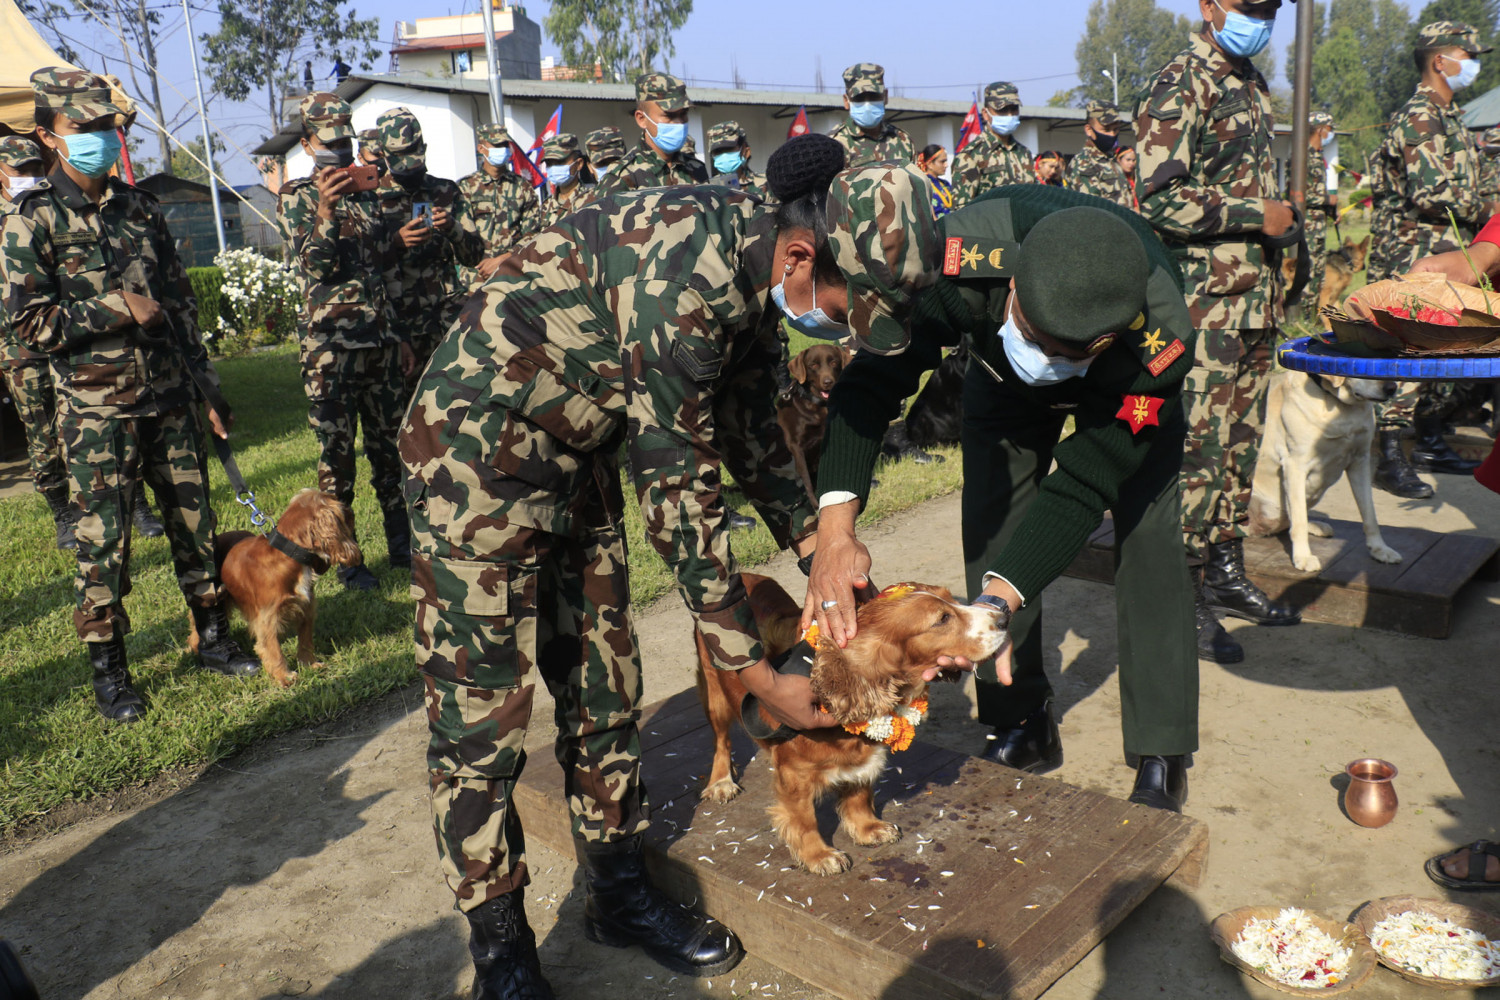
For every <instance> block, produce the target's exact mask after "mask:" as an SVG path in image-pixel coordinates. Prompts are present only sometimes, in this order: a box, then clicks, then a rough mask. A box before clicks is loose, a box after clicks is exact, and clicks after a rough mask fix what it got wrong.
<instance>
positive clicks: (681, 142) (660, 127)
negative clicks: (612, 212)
mask: <svg viewBox="0 0 1500 1000" xmlns="http://www.w3.org/2000/svg"><path fill="white" fill-rule="evenodd" d="M690 107H692V102H691V101H689V100H688V95H687V87H686V86H685V85H684V84H683V82H682V81H681V80H679V79H677V77H675V76H672V75H671V74H670V73H642V74H641V75H640V76H638V77H636V80H635V123H636V124H637V125H639V126H640V127H641V141H640V143H639V144H638V145H637V146H636V147H635V148H634V149H632V150H631V151H630V153H629V155H627V156H626V157H625V159H623V160H621V161H620V162H619V163H617V164H616V165H615V167H614V169H612V170H610V172H609V173H608V174H606V175H605V176H604V177H601V178H600V179H599V183H598V185H597V188H596V190H595V192H594V197H596V198H608V197H609V196H610V195H612V194H619V193H620V192H622V191H634V190H635V189H637V188H653V187H672V186H674V185H677V184H706V183H708V171H707V170H706V169H705V168H704V166H703V161H701V160H699V159H698V158H697V157H696V156H691V155H688V154H687V153H686V152H684V150H683V147H684V146H685V145H686V144H687V114H688V108H690Z"/></svg>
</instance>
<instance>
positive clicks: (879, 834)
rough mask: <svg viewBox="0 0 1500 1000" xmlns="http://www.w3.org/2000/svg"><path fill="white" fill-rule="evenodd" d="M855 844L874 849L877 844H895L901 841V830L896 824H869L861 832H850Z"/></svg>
mask: <svg viewBox="0 0 1500 1000" xmlns="http://www.w3.org/2000/svg"><path fill="white" fill-rule="evenodd" d="M849 835H850V836H851V837H853V838H854V842H855V843H856V844H859V845H860V846H861V847H874V846H875V845H876V844H894V843H895V842H896V841H898V840H900V839H901V828H900V827H899V826H897V825H896V824H895V823H885V822H878V823H868V824H866V825H865V826H863V827H861V828H860V829H859V830H851V831H849Z"/></svg>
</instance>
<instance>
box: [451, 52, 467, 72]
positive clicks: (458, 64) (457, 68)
mask: <svg viewBox="0 0 1500 1000" xmlns="http://www.w3.org/2000/svg"><path fill="white" fill-rule="evenodd" d="M468 71H469V53H468V52H467V51H465V52H455V53H453V72H454V73H455V74H457V73H467V72H468Z"/></svg>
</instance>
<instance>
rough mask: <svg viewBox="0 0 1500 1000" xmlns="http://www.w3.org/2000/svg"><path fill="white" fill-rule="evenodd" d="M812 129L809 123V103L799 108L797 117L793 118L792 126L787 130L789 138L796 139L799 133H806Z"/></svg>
mask: <svg viewBox="0 0 1500 1000" xmlns="http://www.w3.org/2000/svg"><path fill="white" fill-rule="evenodd" d="M810 131H812V129H811V128H810V127H809V126H808V124H807V105H805V104H804V105H803V106H802V107H800V108H798V109H797V117H796V118H793V119H792V127H791V128H789V129H787V130H786V137H787V138H788V139H795V138H797V136H799V135H806V134H807V133H808V132H810Z"/></svg>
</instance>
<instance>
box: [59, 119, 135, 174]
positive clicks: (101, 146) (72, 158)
mask: <svg viewBox="0 0 1500 1000" xmlns="http://www.w3.org/2000/svg"><path fill="white" fill-rule="evenodd" d="M52 134H53V135H56V136H57V137H58V138H59V139H61V140H62V141H63V142H65V143H66V144H67V147H68V151H67V153H65V154H64V155H63V159H65V160H67V161H68V166H70V167H72V168H73V169H74V170H76V171H78V172H79V173H80V174H83V176H85V177H103V176H104V175H105V174H107V173H109V168H110V167H112V166H114V165H115V161H116V160H118V159H119V158H120V135H119V133H118V132H116V131H115V130H114V129H110V130H109V131H108V132H83V133H80V134H78V135H69V136H61V135H57V133H56V132H53V133H52Z"/></svg>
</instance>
